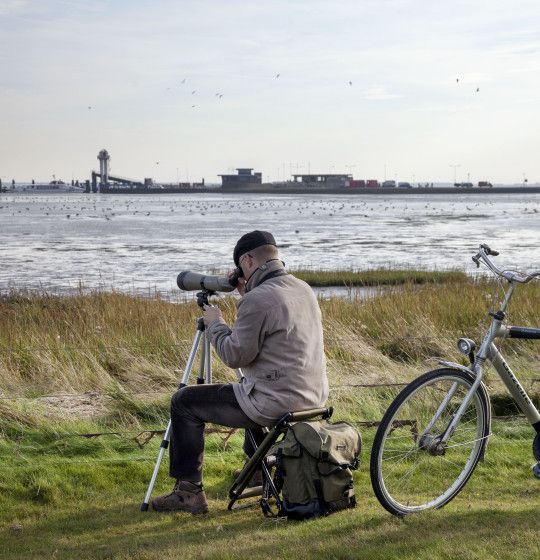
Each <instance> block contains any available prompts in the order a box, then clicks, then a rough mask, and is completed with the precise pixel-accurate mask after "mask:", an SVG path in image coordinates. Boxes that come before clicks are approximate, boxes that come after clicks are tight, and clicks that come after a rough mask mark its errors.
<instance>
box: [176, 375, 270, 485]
mask: <svg viewBox="0 0 540 560" xmlns="http://www.w3.org/2000/svg"><path fill="white" fill-rule="evenodd" d="M171 421H172V430H171V441H170V467H169V472H170V475H171V476H172V477H173V478H176V479H182V480H190V481H192V482H200V481H201V480H202V463H203V457H204V424H205V422H211V423H212V424H219V425H221V426H229V427H230V428H251V429H253V430H254V436H255V440H256V442H257V445H259V443H260V442H261V441H262V439H263V438H264V433H263V431H262V429H261V428H262V427H261V426H260V425H259V424H257V423H255V422H254V421H253V420H251V419H250V418H249V417H248V416H247V415H246V414H245V413H244V412H243V411H242V409H241V408H240V405H239V404H238V401H237V400H236V397H235V396H234V390H233V387H232V385H231V384H218V383H215V384H212V385H190V386H188V387H183V388H182V389H179V390H178V391H176V393H175V394H174V395H173V397H172V400H171ZM244 451H245V453H246V455H247V456H248V457H249V456H251V455H252V454H253V451H254V450H253V448H252V446H251V445H249V444H248V442H247V441H245V442H244Z"/></svg>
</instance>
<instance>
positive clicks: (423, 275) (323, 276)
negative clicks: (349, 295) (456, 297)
mask: <svg viewBox="0 0 540 560" xmlns="http://www.w3.org/2000/svg"><path fill="white" fill-rule="evenodd" d="M292 273H293V274H294V275H295V276H297V277H298V278H301V279H302V280H304V281H305V282H307V283H308V284H309V285H310V286H314V287H323V286H349V287H353V286H397V285H402V284H431V283H433V284H444V283H449V282H463V281H464V280H466V279H467V275H466V274H465V273H464V272H461V271H458V270H450V271H434V270H421V269H420V270H414V269H404V270H398V269H390V268H388V269H386V268H380V269H372V270H318V269H312V270H310V269H298V270H293V271H292Z"/></svg>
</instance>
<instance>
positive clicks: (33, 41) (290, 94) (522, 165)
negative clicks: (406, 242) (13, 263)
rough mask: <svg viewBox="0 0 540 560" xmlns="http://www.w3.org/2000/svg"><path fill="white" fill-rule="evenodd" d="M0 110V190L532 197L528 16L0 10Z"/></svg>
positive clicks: (378, 0)
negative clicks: (299, 187) (155, 184)
mask: <svg viewBox="0 0 540 560" xmlns="http://www.w3.org/2000/svg"><path fill="white" fill-rule="evenodd" d="M278 74H279V77H276V76H277V75H278ZM458 79H459V81H457V80H458ZM184 80H185V81H184ZM349 82H352V85H350V84H349ZM478 88H479V91H477V89H478ZM193 91H194V92H195V93H192V92H193ZM217 93H219V94H222V97H221V98H220V97H218V96H216V94H217ZM0 101H1V102H0V130H1V137H0V177H2V179H3V180H9V181H10V180H11V179H12V178H15V179H16V180H18V181H26V180H30V179H31V178H34V177H35V178H36V179H42V180H49V179H50V178H51V176H52V174H55V175H56V177H57V178H63V179H64V180H71V178H72V176H73V177H75V178H80V179H86V178H88V177H89V173H90V170H91V169H93V168H97V167H98V162H97V159H96V156H97V153H98V151H99V150H100V149H102V148H106V149H107V150H108V151H109V153H110V154H111V165H112V169H113V171H114V172H116V173H118V174H121V175H123V176H127V177H133V178H137V179H140V178H142V177H154V178H155V179H157V180H161V181H165V180H173V181H174V180H176V178H177V177H178V178H179V179H180V180H186V179H187V178H188V176H189V179H190V180H199V179H200V178H201V177H205V178H206V181H207V182H217V181H218V177H217V174H218V173H224V172H225V173H226V172H228V171H229V170H230V169H231V168H235V167H243V166H245V167H254V168H255V169H256V170H257V171H262V172H263V178H264V179H265V180H276V179H278V178H279V179H282V177H283V173H285V175H286V176H288V175H289V174H290V172H291V171H292V172H296V170H298V172H307V171H308V170H309V171H311V172H332V171H333V172H341V171H343V172H352V173H353V174H354V175H355V176H356V177H358V178H378V179H383V178H384V176H385V174H386V177H387V178H397V179H398V180H409V181H453V178H454V169H455V170H456V173H457V179H458V180H466V179H467V176H468V174H470V179H471V181H478V180H483V179H488V180H492V181H494V182H519V181H522V180H523V177H524V176H526V177H527V178H528V179H529V181H530V182H534V181H537V180H540V157H539V152H540V150H539V149H540V111H539V109H540V2H539V1H538V0H531V1H526V0H508V1H502V0H486V1H478V0H476V1H475V0H467V1H461V0H451V1H449V2H442V1H435V0H431V1H425V0H353V1H346V0H342V1H338V0H324V1H323V0H321V1H319V0H309V1H307V0H305V1H296V0H271V1H270V0H253V1H251V2H249V1H247V0H244V1H235V0H217V1H215V0H206V1H205V0H198V1H164V0H110V1H106V0H92V1H75V0H72V1H70V0H39V1H25V0H0ZM193 106H195V107H193ZM89 107H91V108H89ZM157 162H159V163H157ZM452 165H459V167H456V168H454V167H451V166H452Z"/></svg>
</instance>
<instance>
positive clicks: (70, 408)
mask: <svg viewBox="0 0 540 560" xmlns="http://www.w3.org/2000/svg"><path fill="white" fill-rule="evenodd" d="M33 400H34V401H35V402H36V404H39V405H40V406H41V407H43V408H44V409H45V414H46V415H47V416H53V417H57V418H69V419H84V420H95V419H96V418H99V417H102V416H105V415H106V414H107V412H108V411H109V410H110V408H111V403H112V399H111V397H109V396H107V395H102V394H101V393H97V392H88V393H82V394H80V395H70V394H61V395H50V396H46V397H38V398H36V399H33Z"/></svg>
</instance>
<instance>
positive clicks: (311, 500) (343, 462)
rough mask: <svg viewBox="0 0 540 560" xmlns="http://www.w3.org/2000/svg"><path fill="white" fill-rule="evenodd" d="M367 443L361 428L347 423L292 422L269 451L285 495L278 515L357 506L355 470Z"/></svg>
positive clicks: (300, 515)
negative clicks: (364, 444) (364, 442)
mask: <svg viewBox="0 0 540 560" xmlns="http://www.w3.org/2000/svg"><path fill="white" fill-rule="evenodd" d="M361 447H362V438H361V436H360V433H359V432H358V431H357V430H356V429H355V428H353V427H352V426H351V425H350V424H347V423H346V422H338V423H336V424H331V423H330V422H328V421H326V420H321V421H317V422H297V423H295V424H292V425H291V426H290V427H289V429H288V430H287V432H286V434H285V436H284V437H283V439H282V440H280V441H279V442H277V443H275V444H274V445H273V446H272V448H271V449H270V451H269V453H268V455H267V462H268V464H269V465H273V466H274V467H275V471H274V485H275V487H276V489H277V490H278V492H281V496H282V498H281V500H279V501H278V515H280V516H287V517H288V518H289V519H309V518H312V517H320V516H323V515H328V514H330V513H332V512H334V511H339V510H341V509H345V508H351V507H354V506H355V505H356V500H355V497H354V488H353V476H352V472H351V470H354V469H357V468H358V465H359V460H360V451H361ZM263 495H264V492H263ZM261 505H262V504H261ZM263 511H264V507H263Z"/></svg>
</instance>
